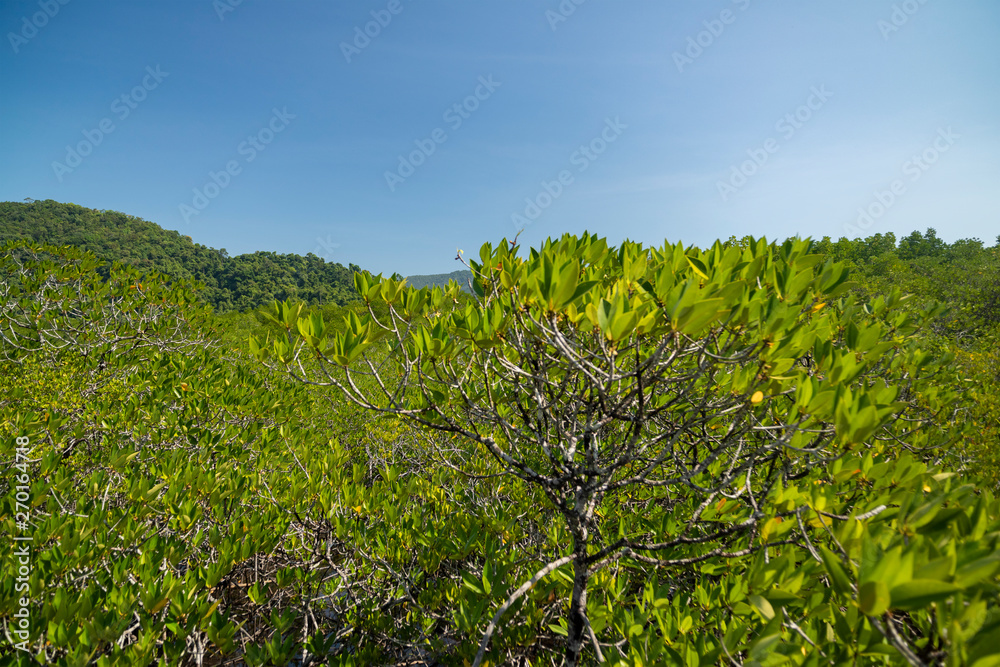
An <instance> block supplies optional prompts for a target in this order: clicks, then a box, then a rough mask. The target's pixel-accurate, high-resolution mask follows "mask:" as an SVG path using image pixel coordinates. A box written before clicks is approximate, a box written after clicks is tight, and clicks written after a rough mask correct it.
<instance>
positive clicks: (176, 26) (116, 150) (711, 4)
mask: <svg viewBox="0 0 1000 667" xmlns="http://www.w3.org/2000/svg"><path fill="white" fill-rule="evenodd" d="M237 1H238V0H217V1H216V2H213V1H212V0H197V1H194V0H169V1H166V0H163V1H143V2H139V1H135V2H125V1H98V0H41V1H39V0H29V1H19V0H15V1H12V0H3V1H0V31H2V34H3V36H4V38H3V43H2V44H0V90H2V91H3V94H2V95H0V156H2V160H0V200H9V201H21V200H23V199H24V198H26V197H33V198H35V199H55V200H58V201H63V202H73V203H76V204H80V205H83V206H88V207H92V208H99V209H115V210H119V211H124V212H126V213H130V214H133V215H138V216H141V217H143V218H146V219H147V220H151V221H153V222H156V223H158V224H160V225H162V226H163V227H165V228H167V229H177V230H180V231H181V233H182V234H188V235H190V236H191V237H193V239H194V240H195V241H197V242H199V243H203V244H206V245H209V246H213V247H217V248H221V247H224V248H226V249H227V250H228V251H229V252H230V254H237V253H242V252H252V251H255V250H274V251H278V252H294V253H300V254H305V253H308V252H314V253H316V254H317V255H321V256H323V257H326V258H327V259H328V260H331V261H338V262H341V263H343V264H345V265H346V264H347V263H348V262H353V263H355V264H358V265H360V266H362V267H364V268H367V269H371V270H373V271H375V272H379V271H381V272H386V273H391V272H393V271H399V272H400V273H403V274H405V275H409V274H415V273H437V272H446V271H452V270H456V269H458V268H461V267H460V266H459V265H458V263H457V262H455V261H454V259H453V258H454V256H455V250H456V248H462V249H464V250H465V251H466V253H467V254H469V253H472V252H473V251H475V250H476V249H477V248H478V247H479V245H481V244H482V243H483V242H485V241H493V242H496V241H499V240H500V239H501V238H503V237H512V235H513V234H514V233H515V232H516V231H517V229H518V228H521V227H523V228H524V231H523V232H522V235H521V241H522V242H524V243H526V244H537V243H538V242H539V241H540V240H542V239H544V238H546V237H548V236H558V235H561V234H562V233H563V232H567V231H569V232H574V233H580V232H582V231H584V230H589V231H591V232H595V233H598V234H600V235H603V236H607V237H608V238H609V240H610V241H612V242H619V241H621V240H622V239H624V238H631V239H633V240H637V241H643V242H647V243H655V244H659V243H661V242H662V241H663V239H664V238H667V239H670V240H678V239H679V240H683V241H685V242H688V243H694V244H698V245H705V244H710V243H711V242H712V241H713V240H714V239H716V238H723V239H724V238H728V237H729V236H730V235H737V236H742V235H744V234H752V235H755V236H761V235H766V236H768V237H770V238H785V237H787V236H791V235H795V234H799V235H802V236H814V237H821V236H826V235H829V236H833V237H835V238H837V237H840V236H852V237H853V236H857V235H863V236H869V235H872V234H875V233H884V232H889V231H892V232H895V233H896V234H897V235H899V234H906V233H909V232H910V231H912V230H914V229H920V230H923V229H925V228H927V227H934V228H936V229H937V230H938V233H939V235H940V236H942V237H943V238H945V239H947V240H955V239H958V238H967V237H979V238H981V239H983V240H984V241H988V242H989V243H992V242H993V240H994V239H995V238H996V236H997V234H1000V215H998V199H1000V186H998V183H1000V160H998V158H997V156H998V155H1000V123H998V121H1000V85H998V84H1000V39H998V35H1000V3H997V2H995V0H947V1H945V0H924V1H923V2H921V1H920V0H906V1H905V2H900V1H898V0H896V1H893V0H841V1H839V2H801V1H800V0H795V1H792V0H783V1H782V0H771V1H770V2H765V1H764V0H711V1H709V0H703V1H698V2H695V1H694V0H672V1H668V2H663V1H653V0H642V1H640V0H636V1H634V2H630V1H625V0H620V1H617V2H613V1H612V0H582V1H581V0H562V2H560V0H483V1H477V2H470V1H466V2H457V1H453V2H445V1H434V0H374V1H360V0H359V1H356V2H318V1H312V2H306V1H302V2H292V1H288V2H277V1H266V0H242V2H239V3H238V4H237ZM577 3H579V4H577ZM366 29H367V32H368V34H367V35H366V34H365V31H366ZM372 35H373V36H372ZM456 105H457V106H456ZM109 130H110V131H109ZM84 153H86V155H84ZM401 160H402V162H401ZM227 169H228V171H227ZM213 175H214V176H213ZM861 212H864V213H866V215H865V216H862V215H861Z"/></svg>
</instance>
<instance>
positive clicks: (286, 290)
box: [0, 199, 361, 312]
mask: <svg viewBox="0 0 1000 667" xmlns="http://www.w3.org/2000/svg"><path fill="white" fill-rule="evenodd" d="M21 239H27V240H31V241H34V242H37V243H49V244H53V245H60V246H62V245H70V246H77V247H80V248H83V249H86V250H89V251H90V252H92V253H94V255H96V256H97V257H98V258H99V259H101V260H104V261H105V262H108V263H110V262H115V261H120V262H125V263H127V264H131V265H133V266H135V267H137V268H139V269H152V270H155V271H158V272H160V273H164V274H166V275H169V276H172V277H174V278H194V279H196V280H200V281H201V282H203V283H205V289H204V290H203V291H202V298H204V299H205V300H206V301H207V302H208V303H210V304H212V306H214V307H215V309H216V310H217V311H220V312H223V311H229V310H240V311H245V310H250V309H252V308H257V307H260V306H264V305H267V304H270V303H271V302H272V301H274V300H279V301H281V300H285V299H296V300H301V301H305V302H307V303H311V304H325V303H335V304H338V305H343V304H345V303H347V302H349V301H356V300H358V295H357V292H356V291H355V289H354V278H353V273H354V271H360V270H361V268H360V267H357V266H355V265H353V264H351V265H349V266H348V267H347V268H345V267H344V266H342V265H341V264H338V263H331V262H326V261H325V260H324V259H322V258H321V257H317V256H316V255H313V254H312V253H309V254H308V255H306V256H302V255H296V254H287V255H282V254H278V253H274V252H255V253H250V254H246V255H237V256H235V257H230V256H229V254H228V253H227V252H226V250H225V248H222V249H219V250H216V249H215V248H209V247H207V246H204V245H202V244H200V243H195V242H194V241H193V240H192V239H191V237H190V236H183V235H181V234H180V233H179V232H176V231H171V230H166V229H163V228H162V227H160V226H159V225H157V224H156V223H153V222H149V221H148V220H143V219H142V218H139V217H136V216H134V215H128V214H126V213H120V212H118V211H108V210H97V209H92V208H85V207H83V206H77V205H76V204H63V203H60V202H57V201H53V200H51V199H48V200H45V201H30V202H27V203H21V202H0V243H3V242H6V241H16V240H21Z"/></svg>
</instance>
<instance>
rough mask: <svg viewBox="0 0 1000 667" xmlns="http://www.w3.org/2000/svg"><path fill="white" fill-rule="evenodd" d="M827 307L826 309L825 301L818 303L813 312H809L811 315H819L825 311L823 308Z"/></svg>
mask: <svg viewBox="0 0 1000 667" xmlns="http://www.w3.org/2000/svg"><path fill="white" fill-rule="evenodd" d="M825 307H826V302H825V301H823V302H821V303H817V304H816V305H815V306H813V307H812V310H810V311H809V312H810V313H818V312H819V311H821V310H823V308H825Z"/></svg>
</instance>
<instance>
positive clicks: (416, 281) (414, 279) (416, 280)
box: [406, 270, 472, 293]
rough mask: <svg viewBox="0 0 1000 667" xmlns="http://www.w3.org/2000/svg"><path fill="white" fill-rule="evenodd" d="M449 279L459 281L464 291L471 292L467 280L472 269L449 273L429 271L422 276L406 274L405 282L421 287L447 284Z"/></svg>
mask: <svg viewBox="0 0 1000 667" xmlns="http://www.w3.org/2000/svg"><path fill="white" fill-rule="evenodd" d="M449 280H454V281H455V282H457V283H459V284H460V285H461V286H462V289H464V290H465V291H466V292H470V293H471V292H472V290H471V289H469V281H471V280H472V271H468V270H463V271H452V272H451V273H431V274H427V275H422V276H407V277H406V283H407V284H408V285H412V286H413V287H416V288H417V289H420V288H422V287H428V286H430V287H433V286H435V285H437V286H438V287H444V286H446V285H447V284H448V281H449Z"/></svg>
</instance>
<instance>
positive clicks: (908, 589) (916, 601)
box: [891, 579, 962, 611]
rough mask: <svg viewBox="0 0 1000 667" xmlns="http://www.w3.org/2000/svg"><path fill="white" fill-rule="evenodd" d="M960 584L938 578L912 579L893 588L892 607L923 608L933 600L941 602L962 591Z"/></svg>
mask: <svg viewBox="0 0 1000 667" xmlns="http://www.w3.org/2000/svg"><path fill="white" fill-rule="evenodd" d="M961 590H962V588H961V587H960V586H956V585H955V584H949V583H948V582H945V581H938V580H936V579H912V580H910V581H907V582H906V583H902V584H900V585H898V586H896V587H894V588H893V589H892V593H891V597H892V608H893V609H903V610H907V611H909V610H916V609H923V608H924V607H927V606H928V605H930V604H931V603H933V602H940V601H941V600H945V599H947V598H949V597H951V596H952V595H953V594H955V593H957V592H959V591H961Z"/></svg>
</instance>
